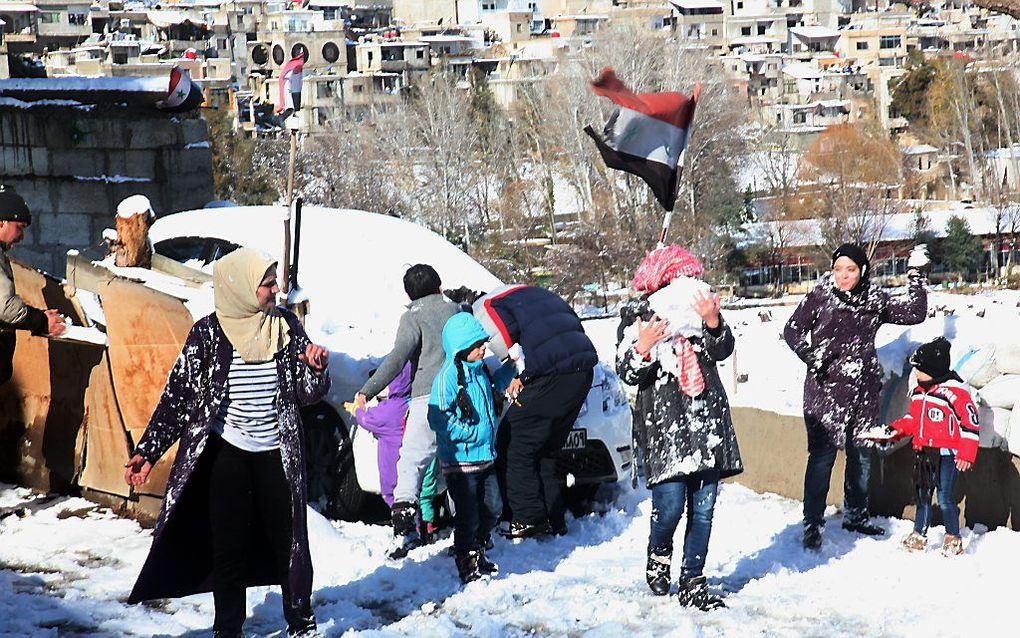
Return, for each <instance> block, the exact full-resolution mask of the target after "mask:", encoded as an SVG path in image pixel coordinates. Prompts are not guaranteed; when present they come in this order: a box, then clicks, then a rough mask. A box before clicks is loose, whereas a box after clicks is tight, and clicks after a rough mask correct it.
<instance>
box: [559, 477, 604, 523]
mask: <svg viewBox="0 0 1020 638" xmlns="http://www.w3.org/2000/svg"><path fill="white" fill-rule="evenodd" d="M599 487H601V483H583V484H581V485H572V486H570V487H565V488H563V502H564V504H566V506H567V509H569V510H570V512H571V513H572V514H573V515H574V516H575V517H579V516H584V515H585V514H590V513H591V511H592V502H593V501H594V500H595V495H596V494H597V493H598V491H599Z"/></svg>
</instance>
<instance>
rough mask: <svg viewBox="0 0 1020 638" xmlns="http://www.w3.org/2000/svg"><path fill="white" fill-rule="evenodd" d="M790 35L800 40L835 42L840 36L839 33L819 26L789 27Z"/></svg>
mask: <svg viewBox="0 0 1020 638" xmlns="http://www.w3.org/2000/svg"><path fill="white" fill-rule="evenodd" d="M790 33H792V34H793V35H795V36H797V37H798V38H800V39H801V40H835V39H836V38H838V37H839V36H840V33H839V31H836V30H835V29H830V28H829V27H823V26H821V25H812V26H807V27H790Z"/></svg>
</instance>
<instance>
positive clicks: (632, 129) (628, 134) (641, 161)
mask: <svg viewBox="0 0 1020 638" xmlns="http://www.w3.org/2000/svg"><path fill="white" fill-rule="evenodd" d="M592 89H593V90H594V91H595V94H596V95H600V96H602V97H607V98H609V99H610V100H612V102H613V103H614V104H616V105H617V106H618V107H619V108H618V109H616V111H614V112H613V114H612V115H611V116H610V118H609V121H608V122H606V125H605V128H604V129H603V131H602V135H601V136H600V135H599V134H598V133H596V132H595V130H594V129H593V128H592V127H591V126H587V127H585V129H584V132H585V133H587V134H588V135H590V136H591V138H592V139H593V140H595V144H596V145H597V146H598V149H599V153H601V154H602V159H604V160H605V162H606V165H607V166H608V167H609V168H614V169H617V170H621V171H627V172H628V173H633V174H634V175H637V176H638V177H640V178H641V179H643V180H644V181H645V182H646V183H647V184H648V185H649V186H650V187H651V189H652V193H654V194H655V198H656V199H658V200H659V203H660V204H662V207H663V208H665V209H666V210H667V211H672V210H673V205H674V204H675V203H676V187H677V182H678V181H679V165H680V158H681V157H682V153H683V151H684V149H685V148H686V147H687V137H688V134H689V132H690V126H691V121H692V120H693V118H694V106H695V104H696V103H697V100H698V95H699V94H700V92H701V84H700V83H699V84H696V85H695V86H694V93H693V94H692V95H684V94H683V93H679V92H675V91H674V92H670V93H634V92H633V91H631V90H630V89H629V88H627V86H626V85H625V84H624V83H623V82H622V81H620V79H619V78H618V77H616V73H615V72H614V71H613V70H612V69H611V68H608V67H607V68H605V69H602V72H601V73H599V76H598V78H596V79H595V81H594V82H592Z"/></svg>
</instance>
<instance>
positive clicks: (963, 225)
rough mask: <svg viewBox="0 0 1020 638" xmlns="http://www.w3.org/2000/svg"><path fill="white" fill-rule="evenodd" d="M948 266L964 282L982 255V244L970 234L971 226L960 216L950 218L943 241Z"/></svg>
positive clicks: (943, 250) (943, 251)
mask: <svg viewBox="0 0 1020 638" xmlns="http://www.w3.org/2000/svg"><path fill="white" fill-rule="evenodd" d="M942 253H943V255H944V256H945V262H946V265H947V266H948V267H949V269H950V270H951V271H952V272H955V273H957V275H958V276H959V278H960V280H961V281H962V280H963V279H964V278H965V277H966V276H967V275H968V274H969V273H970V272H971V270H972V269H973V268H974V265H975V263H976V262H977V259H978V256H979V255H980V254H981V242H980V241H978V239H977V237H975V236H974V235H973V234H972V233H971V232H970V224H968V223H967V220H966V219H964V218H963V217H960V216H958V215H953V216H952V217H950V218H949V222H948V223H947V224H946V237H945V239H943V240H942Z"/></svg>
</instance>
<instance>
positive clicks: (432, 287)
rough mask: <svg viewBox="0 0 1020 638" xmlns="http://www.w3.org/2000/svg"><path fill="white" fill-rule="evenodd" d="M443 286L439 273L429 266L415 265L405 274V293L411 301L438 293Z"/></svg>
mask: <svg viewBox="0 0 1020 638" xmlns="http://www.w3.org/2000/svg"><path fill="white" fill-rule="evenodd" d="M442 285H443V282H442V281H440V280H439V273H437V272H436V269H435V268H433V267H432V266H429V265H428V264H415V265H413V266H411V267H410V268H408V269H407V272H405V273H404V292H406V293H407V296H408V297H410V298H411V301H415V300H417V299H421V298H422V297H428V296H429V295H434V294H436V293H438V292H439V288H440V286H442Z"/></svg>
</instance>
